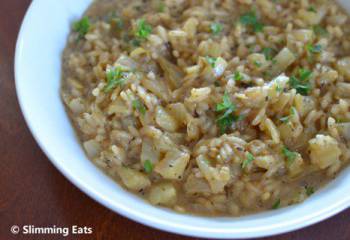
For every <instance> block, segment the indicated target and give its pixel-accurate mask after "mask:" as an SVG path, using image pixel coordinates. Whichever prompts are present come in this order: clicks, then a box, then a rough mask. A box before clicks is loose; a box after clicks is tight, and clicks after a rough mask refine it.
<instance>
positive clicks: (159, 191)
mask: <svg viewBox="0 0 350 240" xmlns="http://www.w3.org/2000/svg"><path fill="white" fill-rule="evenodd" d="M148 200H149V201H150V202H151V203H152V204H153V205H165V206H172V205H174V204H175V203H176V189H175V187H174V185H173V184H171V183H160V184H157V185H155V186H152V187H151V189H150V191H149V195H148Z"/></svg>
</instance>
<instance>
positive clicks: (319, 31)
mask: <svg viewBox="0 0 350 240" xmlns="http://www.w3.org/2000/svg"><path fill="white" fill-rule="evenodd" d="M312 30H313V31H314V33H315V34H316V35H318V36H321V37H325V36H328V34H329V33H328V31H327V29H325V28H323V27H321V26H320V25H315V26H313V27H312Z"/></svg>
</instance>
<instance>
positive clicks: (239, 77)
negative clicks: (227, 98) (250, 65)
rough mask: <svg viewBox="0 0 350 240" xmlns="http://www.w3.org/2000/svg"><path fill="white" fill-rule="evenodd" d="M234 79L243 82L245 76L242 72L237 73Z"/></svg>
mask: <svg viewBox="0 0 350 240" xmlns="http://www.w3.org/2000/svg"><path fill="white" fill-rule="evenodd" d="M233 79H234V80H235V81H241V80H243V75H242V74H241V73H240V72H238V71H236V72H235V74H234V75H233Z"/></svg>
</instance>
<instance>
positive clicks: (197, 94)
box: [188, 87, 211, 102]
mask: <svg viewBox="0 0 350 240" xmlns="http://www.w3.org/2000/svg"><path fill="white" fill-rule="evenodd" d="M210 93H211V89H210V88H209V87H204V88H193V89H192V90H191V96H190V97H189V99H188V100H189V101H190V102H202V101H204V100H206V99H208V97H209V95H210Z"/></svg>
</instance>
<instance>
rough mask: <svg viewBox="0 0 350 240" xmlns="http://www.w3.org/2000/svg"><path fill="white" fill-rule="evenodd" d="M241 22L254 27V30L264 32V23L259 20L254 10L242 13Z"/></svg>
mask: <svg viewBox="0 0 350 240" xmlns="http://www.w3.org/2000/svg"><path fill="white" fill-rule="evenodd" d="M240 22H241V23H242V24H243V25H246V26H250V27H252V28H253V31H254V32H262V31H263V29H264V25H263V24H262V23H260V22H259V21H258V19H257V17H256V13H255V12H254V11H250V12H247V13H246V14H244V15H242V16H241V17H240Z"/></svg>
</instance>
